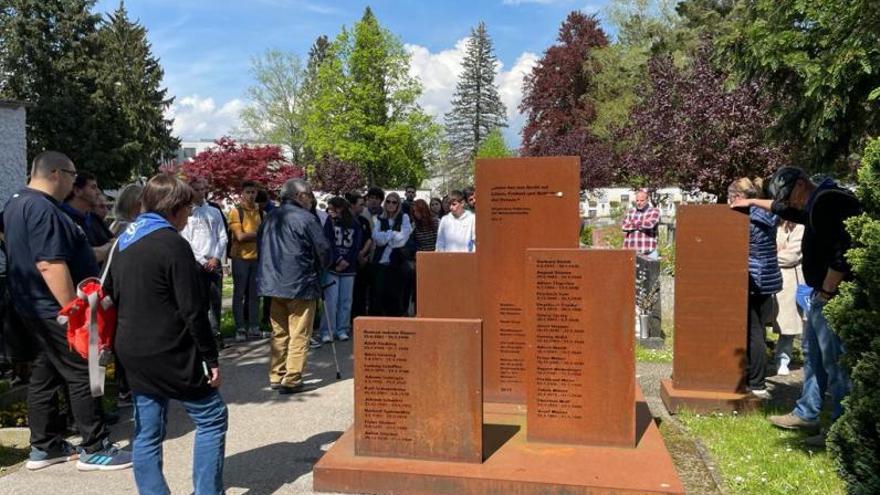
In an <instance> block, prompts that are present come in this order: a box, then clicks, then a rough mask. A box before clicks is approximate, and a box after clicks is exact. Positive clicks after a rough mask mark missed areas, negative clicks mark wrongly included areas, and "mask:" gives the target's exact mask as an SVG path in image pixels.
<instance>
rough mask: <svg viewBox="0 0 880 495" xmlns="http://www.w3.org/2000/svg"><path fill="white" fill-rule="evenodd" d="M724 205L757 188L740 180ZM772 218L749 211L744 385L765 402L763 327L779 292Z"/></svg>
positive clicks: (730, 189) (746, 196)
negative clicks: (746, 359)
mask: <svg viewBox="0 0 880 495" xmlns="http://www.w3.org/2000/svg"><path fill="white" fill-rule="evenodd" d="M727 196H728V199H727V201H728V203H733V202H734V201H736V200H738V199H749V198H757V197H758V187H757V186H755V184H754V183H753V182H752V181H751V180H749V179H748V178H745V177H743V178H742V179H737V180H735V181H734V182H733V183H732V184H730V186H729V187H728V188H727ZM776 224H777V217H776V215H774V214H772V213H769V212H767V211H765V210H762V209H760V208H758V207H756V206H752V207H750V208H749V299H748V340H747V342H748V352H747V355H748V373H747V378H748V383H747V387H748V390H749V392H751V394H752V395H754V396H755V397H758V398H760V399H769V398H770V393H769V392H768V391H767V387H766V384H765V380H764V375H765V374H766V368H767V357H766V353H767V343H766V341H765V338H766V330H765V329H766V326H767V325H768V324H770V323H772V322H773V321H774V320H775V318H776V315H775V314H774V313H775V307H774V304H773V295H774V294H776V293H777V292H779V291H780V290H782V274H781V273H780V271H779V263H778V262H777V261H776Z"/></svg>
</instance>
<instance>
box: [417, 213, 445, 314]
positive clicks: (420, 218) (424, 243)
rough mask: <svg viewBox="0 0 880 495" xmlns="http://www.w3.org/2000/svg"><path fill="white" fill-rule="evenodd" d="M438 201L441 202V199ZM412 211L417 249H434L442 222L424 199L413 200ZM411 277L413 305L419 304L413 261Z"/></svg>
mask: <svg viewBox="0 0 880 495" xmlns="http://www.w3.org/2000/svg"><path fill="white" fill-rule="evenodd" d="M435 199H436V198H435ZM437 201H438V204H439V200H437ZM433 203H434V200H433V199H432V200H431V204H433ZM411 211H412V221H413V233H412V239H413V240H414V244H415V251H416V252H418V251H434V249H435V247H436V245H437V227H438V225H439V223H440V222H439V221H438V219H437V217H436V216H435V215H434V212H433V211H431V208H430V207H428V203H425V200H423V199H417V200H415V201H413V204H412V209H411ZM409 279H410V280H409V283H410V286H411V287H412V300H413V305H414V306H415V305H416V304H417V302H416V295H417V294H416V264H415V263H413V266H412V273H411V275H410V277H409Z"/></svg>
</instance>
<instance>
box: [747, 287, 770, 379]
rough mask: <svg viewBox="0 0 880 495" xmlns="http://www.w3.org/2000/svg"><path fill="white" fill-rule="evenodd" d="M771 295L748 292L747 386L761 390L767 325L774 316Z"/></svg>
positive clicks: (764, 368)
mask: <svg viewBox="0 0 880 495" xmlns="http://www.w3.org/2000/svg"><path fill="white" fill-rule="evenodd" d="M774 309H775V306H774V305H773V296H772V295H770V294H749V316H748V324H749V334H748V359H749V361H748V372H747V377H748V387H749V390H763V389H764V388H765V384H764V377H765V375H766V374H767V341H766V338H767V325H769V324H770V323H771V322H772V321H773V320H774V319H775V318H776V315H775V314H774Z"/></svg>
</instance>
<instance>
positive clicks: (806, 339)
mask: <svg viewBox="0 0 880 495" xmlns="http://www.w3.org/2000/svg"><path fill="white" fill-rule="evenodd" d="M767 192H768V196H769V198H770V199H745V198H742V199H738V200H736V201H733V202H732V203H731V204H730V206H731V207H732V208H746V207H751V206H757V207H759V208H762V209H764V210H767V211H771V212H773V213H775V214H776V215H778V216H779V217H781V218H782V219H784V220H788V221H791V222H794V223H798V224H801V225H803V226H804V237H803V240H802V241H801V248H802V252H803V263H802V265H801V266H802V269H803V273H804V280H805V281H806V284H807V285H808V286H810V287H811V288H812V290H813V292H812V295H811V296H810V301H809V304H808V309H807V318H806V320H807V321H806V324H805V325H804V333H803V351H804V384H803V389H802V390H801V396H800V398H799V399H798V401H797V404H796V405H795V408H794V410H793V411H791V412H790V413H788V414H783V415H779V416H770V417H769V418H768V419H769V420H770V422H771V423H773V425H775V426H777V427H779V428H785V429H804V430H812V431H816V430H818V429H819V413H820V412H821V411H822V405H823V403H824V399H825V392H826V391H828V392H830V393H831V399H832V404H833V407H832V411H831V419H832V420H836V419H837V418H838V417H840V415H841V414H842V413H843V405H842V401H843V398H844V397H846V395H847V394H848V393H849V378H848V377H847V376H846V373H845V372H844V370H843V368H842V367H841V366H840V358H841V356H842V355H843V352H844V349H843V345H842V344H841V340H840V337H839V336H838V335H837V333H836V332H835V331H834V329H833V328H831V326H830V325H829V324H828V320H826V319H825V315H824V314H823V311H824V309H825V305H826V304H828V301H830V300H831V299H832V298H834V297H835V296H836V295H837V288H838V286H839V285H840V283H841V282H843V281H844V280H849V279H851V278H852V271H851V269H850V266H849V263H848V262H847V260H846V252H847V251H848V250H849V248H850V246H851V245H852V239H851V238H850V236H849V233H848V232H847V231H846V226H845V221H846V219H848V218H851V217H854V216H857V215H859V214H860V213H861V211H862V207H861V204H860V203H859V200H858V198H856V196H855V195H854V194H853V193H852V192H850V191H849V190H847V189H844V188H842V187H840V186H838V185H837V184H836V183H835V182H834V181H833V180H831V179H825V180H824V181H822V182H821V183H819V184H816V183H815V182H813V181H812V180H810V178H809V176H807V174H806V172H804V171H803V170H802V169H800V168H797V167H782V168H780V169H779V170H777V171H776V173H774V174H773V177H772V178H771V179H770V181H769V183H768V185H767ZM825 436H826V432H820V433H819V434H817V435H814V436H812V437H809V438H808V439H807V440H806V443H807V445H809V446H814V447H823V446H824V445H825Z"/></svg>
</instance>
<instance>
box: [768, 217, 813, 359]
mask: <svg viewBox="0 0 880 495" xmlns="http://www.w3.org/2000/svg"><path fill="white" fill-rule="evenodd" d="M803 237H804V226H803V225H799V224H796V223H793V222H789V221H787V220H786V221H784V222H782V224H781V225H780V229H779V230H778V231H777V232H776V248H777V251H778V254H777V260H778V261H779V268H780V270H781V271H782V291H781V292H779V293H778V294H776V302H777V306H778V307H779V315H778V316H777V317H776V328H775V329H776V330H777V331H778V332H779V341H778V342H776V352H775V353H774V354H775V355H774V365H775V366H776V374H777V375H783V376H784V375H788V374H789V373H790V371H789V369H788V364H789V363H790V362H791V353H792V349H793V347H794V338H795V336H798V335H800V334H801V331H802V330H803V325H804V320H803V317H802V316H801V314H800V313H799V312H798V306H797V301H796V299H797V297H796V296H797V288H798V285H803V284H805V283H806V282H805V281H804V273H803V271H801V260H802V259H803V255H802V253H801V239H803Z"/></svg>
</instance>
